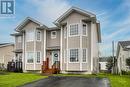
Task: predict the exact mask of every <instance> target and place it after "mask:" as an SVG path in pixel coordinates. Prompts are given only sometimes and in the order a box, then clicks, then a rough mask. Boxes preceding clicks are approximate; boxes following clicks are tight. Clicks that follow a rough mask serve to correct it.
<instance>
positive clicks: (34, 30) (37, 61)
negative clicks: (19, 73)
mask: <svg viewBox="0 0 130 87" xmlns="http://www.w3.org/2000/svg"><path fill="white" fill-rule="evenodd" d="M54 24H55V25H56V27H50V28H48V27H47V26H45V25H44V24H42V23H40V22H38V21H36V20H35V19H32V18H30V17H27V18H26V19H25V20H24V21H23V22H22V23H21V24H20V25H19V26H18V27H16V29H15V30H16V33H14V34H11V35H12V36H14V37H15V54H16V58H17V59H18V60H19V59H22V61H23V70H24V72H26V71H41V65H42V64H43V61H46V58H49V67H50V68H51V67H52V65H53V64H54V63H55V61H60V72H61V73H69V72H70V73H71V72H77V73H97V72H98V71H99V66H98V65H99V63H98V61H99V57H98V43H100V42H101V34H100V23H99V22H98V21H97V19H96V15H95V14H92V13H90V12H87V11H84V10H81V9H79V8H76V7H72V8H70V9H69V10H68V11H66V12H65V13H64V14H63V15H62V16H60V17H59V18H58V19H57V20H56V21H55V22H54Z"/></svg>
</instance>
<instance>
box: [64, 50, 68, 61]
mask: <svg viewBox="0 0 130 87" xmlns="http://www.w3.org/2000/svg"><path fill="white" fill-rule="evenodd" d="M66 60H67V51H66V50H64V63H66Z"/></svg>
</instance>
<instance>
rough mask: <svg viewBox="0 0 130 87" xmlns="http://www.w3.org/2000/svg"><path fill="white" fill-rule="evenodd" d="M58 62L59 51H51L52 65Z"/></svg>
mask: <svg viewBox="0 0 130 87" xmlns="http://www.w3.org/2000/svg"><path fill="white" fill-rule="evenodd" d="M56 61H59V51H52V65H53V64H54V63H55V62H56Z"/></svg>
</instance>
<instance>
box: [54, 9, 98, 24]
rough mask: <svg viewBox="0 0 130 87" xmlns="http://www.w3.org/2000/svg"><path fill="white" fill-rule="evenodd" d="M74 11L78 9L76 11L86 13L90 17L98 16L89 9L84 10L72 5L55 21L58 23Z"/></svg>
mask: <svg viewBox="0 0 130 87" xmlns="http://www.w3.org/2000/svg"><path fill="white" fill-rule="evenodd" d="M73 11H76V12H79V13H81V14H84V15H86V16H89V17H91V18H92V17H96V15H95V14H93V13H91V12H88V11H85V10H82V9H80V8H77V7H71V8H70V9H69V10H67V11H66V12H65V13H64V14H63V15H61V16H60V17H59V18H58V19H57V20H56V21H54V23H55V24H57V23H58V22H60V21H61V20H63V19H64V18H65V17H67V16H68V15H69V14H71V13H72V12H73Z"/></svg>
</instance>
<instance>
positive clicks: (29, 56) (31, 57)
mask: <svg viewBox="0 0 130 87" xmlns="http://www.w3.org/2000/svg"><path fill="white" fill-rule="evenodd" d="M33 60H34V52H27V63H33Z"/></svg>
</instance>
